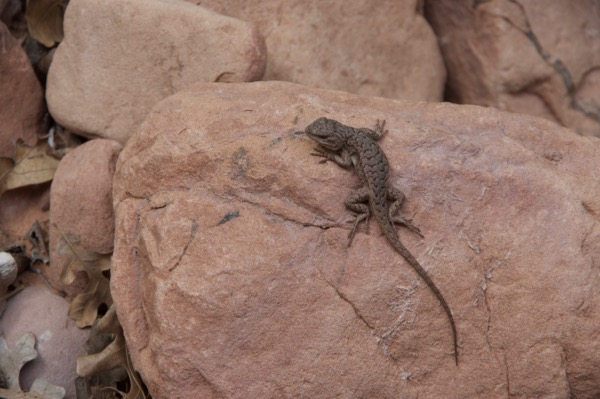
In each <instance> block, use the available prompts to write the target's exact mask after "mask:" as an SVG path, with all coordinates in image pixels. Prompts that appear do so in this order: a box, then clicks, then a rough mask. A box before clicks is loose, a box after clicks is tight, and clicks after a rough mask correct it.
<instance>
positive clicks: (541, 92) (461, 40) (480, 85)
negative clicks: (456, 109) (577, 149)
mask: <svg viewBox="0 0 600 399" xmlns="http://www.w3.org/2000/svg"><path fill="white" fill-rule="evenodd" d="M426 4H427V7H426V11H427V12H426V15H427V18H428V20H429V22H430V23H431V24H432V26H433V28H434V30H435V31H436V34H437V35H438V36H439V41H440V45H441V49H442V52H443V54H444V60H445V63H446V67H447V68H448V87H449V89H450V90H449V93H450V95H451V99H452V100H453V101H457V102H461V103H469V104H481V105H486V106H493V107H496V108H500V109H504V110H508V111H512V112H522V113H528V114H532V115H538V116H542V117H544V118H547V119H550V120H553V121H557V122H559V123H561V124H563V125H564V126H567V127H569V128H571V129H573V130H576V131H577V132H579V133H582V134H593V135H596V136H600V108H599V107H598V104H599V103H600V69H599V68H598V67H599V66H600V35H599V34H598V32H600V12H599V11H600V8H599V7H600V6H599V5H598V2H595V1H588V0H576V1H572V0H557V1H552V2H545V1H533V0H520V1H505V0H490V1H472V0H461V1H456V0H436V1H427V2H426Z"/></svg>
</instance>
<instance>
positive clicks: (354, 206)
mask: <svg viewBox="0 0 600 399" xmlns="http://www.w3.org/2000/svg"><path fill="white" fill-rule="evenodd" d="M369 193H370V190H369V187H368V186H363V187H361V188H360V189H358V191H356V192H355V193H354V194H352V195H351V196H349V197H348V198H346V201H345V204H346V208H348V209H350V210H351V211H352V212H354V213H356V215H355V219H354V225H353V226H352V230H350V233H349V234H348V246H350V245H352V240H354V234H356V229H357V227H358V225H359V224H360V223H361V222H364V221H365V220H366V221H367V222H368V221H369V216H371V209H370V208H369V205H367V204H365V202H368V201H369Z"/></svg>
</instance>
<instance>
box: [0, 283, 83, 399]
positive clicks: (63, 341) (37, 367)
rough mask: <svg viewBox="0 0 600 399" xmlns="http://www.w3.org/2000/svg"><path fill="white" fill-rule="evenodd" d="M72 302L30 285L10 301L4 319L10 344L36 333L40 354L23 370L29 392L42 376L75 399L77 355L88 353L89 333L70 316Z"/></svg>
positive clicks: (0, 326)
mask: <svg viewBox="0 0 600 399" xmlns="http://www.w3.org/2000/svg"><path fill="white" fill-rule="evenodd" d="M68 309H69V303H68V302H67V301H65V300H64V299H63V298H61V297H59V296H57V295H54V294H53V293H52V292H50V291H49V290H47V289H44V288H41V287H28V288H25V289H24V290H23V291H22V292H20V293H18V294H17V295H16V296H14V297H13V298H11V299H10V300H9V301H8V306H7V307H6V311H5V312H4V315H2V318H1V319H0V330H2V331H4V335H5V336H6V340H7V342H8V346H9V347H12V346H13V345H14V343H15V342H16V340H17V339H19V337H20V336H21V335H23V334H24V333H26V332H28V331H30V332H32V333H34V334H35V336H36V342H37V343H36V346H35V348H36V349H37V351H38V357H37V358H36V359H34V360H32V361H31V362H29V363H27V364H26V365H25V366H24V367H23V369H22V370H21V387H22V388H23V390H24V391H28V390H29V389H30V387H31V384H33V382H34V380H35V379H37V378H39V379H43V380H46V381H48V382H50V383H51V384H54V385H57V386H60V387H63V388H65V390H66V396H65V399H75V386H74V381H75V378H76V377H77V374H76V372H75V368H76V362H77V357H78V356H80V355H83V354H84V351H83V344H84V343H85V341H86V340H87V337H88V335H89V333H88V331H87V330H80V329H79V328H77V327H76V326H75V322H73V321H72V320H69V319H68V318H67V311H68Z"/></svg>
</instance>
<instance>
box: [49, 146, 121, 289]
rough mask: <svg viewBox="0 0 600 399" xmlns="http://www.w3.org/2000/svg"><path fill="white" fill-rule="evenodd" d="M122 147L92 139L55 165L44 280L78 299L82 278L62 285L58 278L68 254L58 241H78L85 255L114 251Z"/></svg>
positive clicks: (83, 280) (84, 282)
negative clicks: (47, 267) (115, 187)
mask: <svg viewBox="0 0 600 399" xmlns="http://www.w3.org/2000/svg"><path fill="white" fill-rule="evenodd" d="M121 148H122V147H121V144H119V143H118V142H116V141H113V140H106V139H96V140H91V141H88V142H87V143H85V144H82V145H80V146H79V147H77V148H75V149H73V150H71V151H70V152H69V153H68V154H67V155H66V156H65V157H64V158H63V159H62V160H61V161H60V164H59V165H58V168H57V170H56V174H55V176H54V181H53V182H52V189H51V192H50V203H51V206H50V270H49V275H48V278H49V280H50V281H51V282H52V283H53V285H56V286H57V287H61V288H62V289H64V290H65V291H66V292H67V293H68V294H69V295H74V294H77V293H79V292H80V291H81V288H82V287H83V286H84V285H85V284H86V279H85V278H84V276H80V278H79V279H78V280H77V281H76V282H75V283H74V284H72V285H69V286H66V287H65V286H64V285H63V284H62V282H61V281H60V274H61V271H62V268H63V265H64V263H65V262H66V260H67V259H68V258H69V255H71V254H70V253H64V251H62V252H61V250H60V249H61V248H63V249H66V248H68V246H66V245H65V243H64V242H61V240H62V234H64V235H65V236H74V237H76V238H77V239H78V240H79V242H80V243H81V245H82V246H83V247H84V248H86V249H87V250H89V251H92V252H97V253H101V254H107V253H110V252H112V249H113V241H114V214H113V206H112V179H113V174H114V172H115V164H116V162H117V157H118V156H119V153H120V151H121Z"/></svg>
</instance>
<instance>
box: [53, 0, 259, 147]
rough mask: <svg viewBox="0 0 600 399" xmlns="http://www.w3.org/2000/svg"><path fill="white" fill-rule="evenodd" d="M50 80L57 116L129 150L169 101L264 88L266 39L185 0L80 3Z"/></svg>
mask: <svg viewBox="0 0 600 399" xmlns="http://www.w3.org/2000/svg"><path fill="white" fill-rule="evenodd" d="M64 33H65V38H64V40H63V42H62V43H61V44H60V46H59V48H58V50H57V51H56V54H55V55H54V59H53V62H52V65H51V67H50V71H49V73H48V87H47V95H46V96H47V99H48V107H49V109H50V112H51V114H52V116H53V117H54V118H55V119H56V120H57V121H58V122H59V123H60V124H62V125H64V126H66V127H67V128H69V129H71V130H73V131H74V132H76V133H79V134H81V135H84V136H87V137H103V138H109V139H113V140H116V141H119V142H121V143H124V142H126V141H127V139H128V138H129V136H131V134H133V132H134V131H135V130H136V129H137V128H138V127H139V124H140V123H141V122H142V121H143V120H144V118H145V116H146V114H147V113H148V111H150V109H151V108H152V107H153V106H154V104H156V103H157V102H159V101H160V100H162V99H163V98H165V97H167V96H169V95H171V94H173V93H176V92H177V91H179V90H181V89H183V88H185V87H187V86H189V85H190V84H192V83H194V82H244V81H252V80H259V79H261V77H262V76H263V73H264V68H265V63H266V60H265V57H266V49H265V45H264V40H263V38H262V36H261V35H260V34H259V33H258V31H257V30H256V28H255V27H254V26H253V25H252V24H250V23H248V22H243V21H239V20H236V19H233V18H229V17H225V16H222V15H219V14H216V13H214V12H212V11H209V10H206V9H204V8H202V7H198V6H195V5H193V4H190V3H187V2H185V1H183V0H146V1H143V2H140V1H137V0H114V1H96V0H72V1H70V2H69V5H68V7H67V10H66V13H65V18H64Z"/></svg>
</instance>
